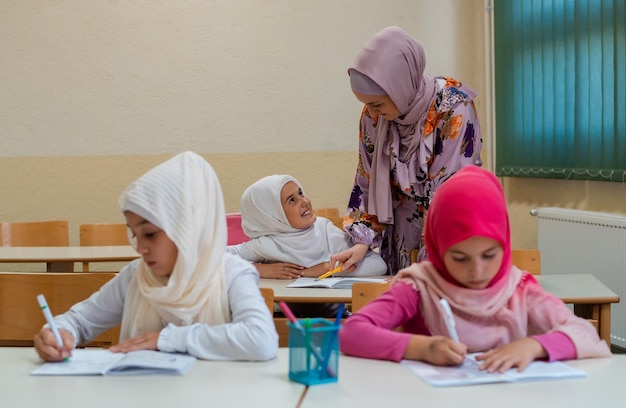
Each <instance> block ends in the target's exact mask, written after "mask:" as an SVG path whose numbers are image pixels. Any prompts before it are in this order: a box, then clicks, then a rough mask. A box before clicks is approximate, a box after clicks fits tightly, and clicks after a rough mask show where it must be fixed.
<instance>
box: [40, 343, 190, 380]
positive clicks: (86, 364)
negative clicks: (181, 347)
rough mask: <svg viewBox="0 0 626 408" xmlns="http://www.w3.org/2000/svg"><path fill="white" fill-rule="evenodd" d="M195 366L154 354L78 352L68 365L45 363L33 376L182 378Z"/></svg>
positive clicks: (187, 358) (182, 356)
mask: <svg viewBox="0 0 626 408" xmlns="http://www.w3.org/2000/svg"><path fill="white" fill-rule="evenodd" d="M195 362H196V358H195V357H194V356H190V355H186V354H171V353H163V352H160V351H153V350H138V351H131V352H130V353H126V354H124V353H112V352H110V351H109V350H101V349H76V350H74V351H73V352H72V357H71V358H70V359H69V361H62V362H58V363H43V364H42V365H40V366H39V367H37V368H35V369H34V370H33V371H31V375H151V374H167V375H183V374H185V373H187V371H189V369H190V368H191V367H192V366H193V365H194V363H195Z"/></svg>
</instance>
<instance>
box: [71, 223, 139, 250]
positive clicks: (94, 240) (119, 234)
mask: <svg viewBox="0 0 626 408" xmlns="http://www.w3.org/2000/svg"><path fill="white" fill-rule="evenodd" d="M80 245H81V246H108V245H129V243H128V232H127V227H126V224H80Z"/></svg>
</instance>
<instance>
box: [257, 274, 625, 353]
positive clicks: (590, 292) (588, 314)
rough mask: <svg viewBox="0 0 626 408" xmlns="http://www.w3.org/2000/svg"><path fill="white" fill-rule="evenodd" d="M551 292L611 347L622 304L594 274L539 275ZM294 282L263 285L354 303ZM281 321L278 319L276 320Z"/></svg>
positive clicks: (294, 297) (295, 298)
mask: <svg viewBox="0 0 626 408" xmlns="http://www.w3.org/2000/svg"><path fill="white" fill-rule="evenodd" d="M535 278H536V279H537V280H538V281H539V283H540V284H541V286H542V287H543V288H544V289H545V290H546V291H548V292H550V293H552V294H554V295H555V296H557V297H558V298H560V299H562V300H563V301H564V302H565V303H569V304H573V305H574V312H575V313H576V314H577V315H578V316H581V317H584V318H586V319H589V320H590V321H591V322H592V324H594V325H596V326H597V328H598V333H599V334H600V337H601V338H602V339H604V340H605V341H606V342H607V344H609V345H610V344H611V303H617V302H619V301H620V299H619V296H618V295H617V294H616V293H615V292H613V291H612V290H611V289H609V288H607V287H606V286H605V285H604V284H603V283H602V282H600V281H599V280H598V279H597V278H596V277H595V276H593V275H591V274H581V275H576V274H572V275H535ZM291 282H292V281H290V280H282V279H261V280H260V281H259V286H260V287H264V288H272V289H273V290H274V299H275V300H276V301H277V302H279V301H281V300H282V301H285V302H299V303H350V302H351V301H352V290H351V289H326V288H288V287H287V285H289V283H291ZM276 320H278V319H276ZM276 326H277V328H278V330H279V335H280V336H281V343H280V344H281V346H286V340H285V339H284V335H285V334H286V330H285V322H283V321H277V322H276Z"/></svg>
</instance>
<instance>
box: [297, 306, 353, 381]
mask: <svg viewBox="0 0 626 408" xmlns="http://www.w3.org/2000/svg"><path fill="white" fill-rule="evenodd" d="M299 323H300V325H301V327H300V328H299V327H298V326H296V325H295V324H293V323H289V379H290V380H291V381H295V382H299V383H301V384H305V385H315V384H324V383H331V382H336V381H337V378H338V374H339V329H340V328H341V325H336V324H335V323H333V322H331V321H329V320H326V319H320V318H314V319H303V320H299Z"/></svg>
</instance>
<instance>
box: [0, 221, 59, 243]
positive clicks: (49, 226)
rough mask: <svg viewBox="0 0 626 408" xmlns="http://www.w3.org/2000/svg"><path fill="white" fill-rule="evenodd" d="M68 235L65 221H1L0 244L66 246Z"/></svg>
mask: <svg viewBox="0 0 626 408" xmlns="http://www.w3.org/2000/svg"><path fill="white" fill-rule="evenodd" d="M69 244H70V235H69V231H68V227H67V221H65V220H55V221H39V222H2V223H0V246H5V247H8V246H10V247H18V246H22V247H32V246H68V245H69Z"/></svg>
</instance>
